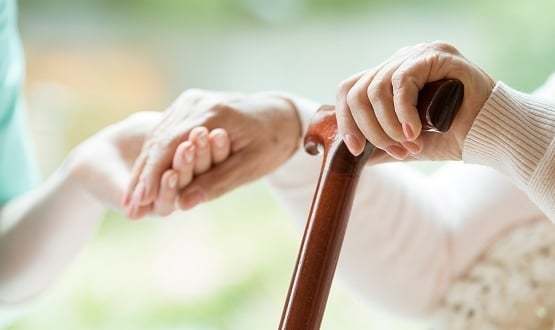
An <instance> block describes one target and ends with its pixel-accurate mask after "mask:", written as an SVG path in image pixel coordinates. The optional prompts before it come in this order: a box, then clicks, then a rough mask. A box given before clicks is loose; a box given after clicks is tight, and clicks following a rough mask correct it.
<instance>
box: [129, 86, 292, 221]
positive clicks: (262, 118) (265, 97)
mask: <svg viewBox="0 0 555 330" xmlns="http://www.w3.org/2000/svg"><path fill="white" fill-rule="evenodd" d="M196 127H204V128H205V129H202V128H200V129H198V128H197V129H195V130H193V129H194V128H196ZM219 128H220V129H222V130H219V133H218V135H220V139H221V140H220V142H222V143H223V142H226V141H227V142H228V143H230V145H231V150H230V156H229V158H228V159H226V160H225V161H224V162H221V163H219V162H220V161H221V159H223V158H225V157H223V156H220V160H219V161H217V160H216V158H218V156H217V155H214V154H212V155H210V154H209V153H205V157H206V158H210V157H212V159H213V160H214V161H211V162H207V163H206V164H205V165H202V164H201V165H200V169H199V168H198V167H199V166H197V169H196V171H195V173H196V174H197V175H198V176H195V178H194V180H193V181H192V182H190V171H189V173H185V174H183V171H182V170H181V169H179V163H180V162H179V158H184V156H180V155H185V154H186V152H185V150H187V149H188V148H190V144H187V143H186V141H187V139H189V138H190V137H191V135H195V139H199V138H201V137H202V136H204V138H206V139H207V140H210V141H214V143H216V144H217V143H218V141H217V139H218V138H217V136H212V137H209V136H207V132H208V130H212V131H216V132H218V130H217V129H219ZM226 133H227V134H226ZM300 135H301V124H300V120H299V118H298V115H297V113H296V109H295V107H294V105H293V104H292V103H291V102H289V101H288V100H286V99H285V98H282V97H280V96H275V95H270V94H254V95H242V94H233V93H219V92H209V91H203V90H196V89H195V90H189V91H186V92H184V93H183V94H182V95H181V96H180V97H179V98H178V99H177V100H176V101H175V102H174V104H173V105H172V106H171V107H170V108H169V109H168V110H167V111H166V112H165V114H164V118H163V119H162V121H161V122H160V123H159V124H158V125H157V127H156V128H155V129H154V130H153V132H152V133H151V135H150V136H149V138H148V139H147V140H146V141H145V143H144V145H143V148H142V151H141V154H140V155H139V157H138V158H137V161H136V162H135V164H134V167H133V171H132V175H131V180H130V184H129V187H128V190H127V192H126V195H125V197H124V200H123V204H124V205H125V206H126V207H127V208H128V210H130V211H129V213H130V214H133V213H134V212H133V210H134V209H140V208H143V207H147V206H148V205H150V204H152V203H153V202H154V201H155V200H156V199H157V196H158V195H159V191H160V180H161V178H162V176H163V175H164V173H167V171H168V170H171V169H172V166H173V168H174V170H175V169H178V170H179V172H180V173H181V176H182V177H183V176H184V177H185V179H183V180H180V181H181V182H180V184H179V188H183V189H182V191H181V192H180V195H179V196H178V199H177V204H178V205H179V206H180V207H181V208H183V209H188V208H191V207H193V206H195V205H197V204H198V203H201V202H203V201H207V200H211V199H214V198H216V197H218V196H220V195H222V194H223V193H225V192H228V191H230V190H232V189H234V188H236V187H238V186H240V185H242V184H244V183H247V182H250V181H253V180H255V179H258V178H260V177H262V176H264V175H266V174H268V173H270V172H271V171H272V170H274V169H275V168H277V167H278V166H280V165H281V164H282V163H284V162H285V161H286V160H287V159H288V158H289V157H290V156H291V155H292V154H293V153H294V151H295V150H296V149H297V147H298V145H299V141H300ZM199 152H202V151H201V150H199V148H198V147H197V151H196V155H197V157H199ZM226 157H227V156H226ZM183 163H184V162H181V164H182V165H183ZM197 163H198V159H197ZM212 163H215V164H216V165H215V166H214V167H213V168H211V169H210V170H209V171H207V170H208V168H209V167H210V164H212ZM217 163H219V164H217ZM204 172H206V173H204ZM189 182H190V184H189ZM186 184H188V185H187V186H186V187H184V185H186ZM135 217H137V216H135Z"/></svg>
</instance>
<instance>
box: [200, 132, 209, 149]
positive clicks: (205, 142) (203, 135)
mask: <svg viewBox="0 0 555 330" xmlns="http://www.w3.org/2000/svg"><path fill="white" fill-rule="evenodd" d="M198 145H199V147H201V148H204V147H206V146H207V145H208V139H207V137H206V133H204V132H202V133H201V134H200V135H199V137H198Z"/></svg>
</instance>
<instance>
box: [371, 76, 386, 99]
mask: <svg viewBox="0 0 555 330" xmlns="http://www.w3.org/2000/svg"><path fill="white" fill-rule="evenodd" d="M367 94H368V98H369V99H370V101H371V102H377V101H381V100H383V99H384V98H387V97H388V96H389V87H388V83H387V82H386V80H384V79H382V80H380V81H373V82H372V83H371V84H370V85H369V86H368V90H367Z"/></svg>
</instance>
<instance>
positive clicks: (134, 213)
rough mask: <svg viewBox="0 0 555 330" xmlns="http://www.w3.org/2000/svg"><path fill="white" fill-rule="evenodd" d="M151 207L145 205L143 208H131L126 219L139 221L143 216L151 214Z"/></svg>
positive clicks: (150, 205)
mask: <svg viewBox="0 0 555 330" xmlns="http://www.w3.org/2000/svg"><path fill="white" fill-rule="evenodd" d="M152 209H153V205H152V204H149V205H145V206H136V207H135V206H133V207H132V208H131V209H130V210H129V211H128V213H127V217H128V218H129V219H130V220H139V219H141V218H143V217H144V216H145V215H147V214H149V213H150V212H152Z"/></svg>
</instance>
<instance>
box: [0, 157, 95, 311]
mask: <svg viewBox="0 0 555 330" xmlns="http://www.w3.org/2000/svg"><path fill="white" fill-rule="evenodd" d="M102 213H103V207H102V206H101V205H100V204H99V203H98V202H97V201H95V200H94V199H93V198H91V197H90V196H89V195H88V194H87V193H86V192H85V191H84V190H82V189H81V187H80V186H79V185H78V184H77V183H76V182H75V180H74V179H73V175H72V173H71V169H70V166H62V167H61V168H60V169H58V170H57V171H56V172H55V173H54V174H52V175H51V176H50V177H49V178H48V179H47V180H46V181H45V182H44V183H42V184H41V185H39V186H38V187H37V188H36V189H34V190H32V191H30V192H28V193H27V194H25V195H22V196H21V197H18V198H16V199H14V200H12V201H10V202H8V203H7V204H6V205H4V206H3V208H2V209H1V211H0V303H8V304H10V303H17V302H20V301H23V300H25V299H27V298H29V297H32V296H34V295H35V294H37V293H39V292H40V291H42V290H43V289H44V288H45V287H46V286H47V285H48V284H49V283H50V282H51V281H52V280H53V279H54V278H55V277H56V276H57V275H58V274H59V273H60V272H61V271H62V270H63V269H64V267H65V266H66V265H67V264H68V263H69V262H70V261H71V260H72V259H73V258H74V256H75V255H76V254H77V253H78V252H79V251H80V250H81V248H82V247H83V245H84V244H85V242H87V240H88V239H89V238H90V237H91V235H92V233H93V232H94V230H95V228H96V227H97V224H98V223H99V220H100V218H101V215H102Z"/></svg>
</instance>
